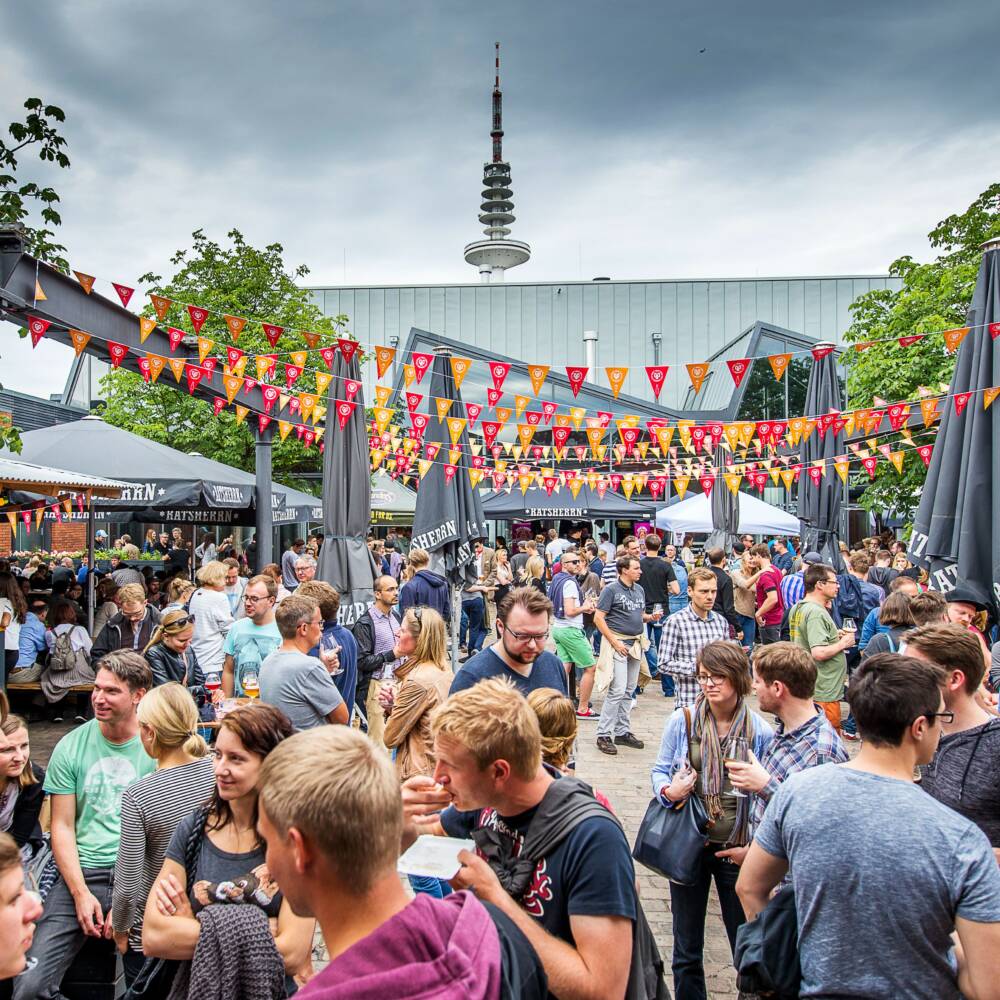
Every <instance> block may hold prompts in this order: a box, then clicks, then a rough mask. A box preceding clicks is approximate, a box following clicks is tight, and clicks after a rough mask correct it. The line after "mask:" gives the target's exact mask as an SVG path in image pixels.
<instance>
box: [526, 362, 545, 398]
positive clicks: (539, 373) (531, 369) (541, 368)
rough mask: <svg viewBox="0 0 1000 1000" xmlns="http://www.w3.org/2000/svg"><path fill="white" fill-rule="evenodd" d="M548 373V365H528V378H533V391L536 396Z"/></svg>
mask: <svg viewBox="0 0 1000 1000" xmlns="http://www.w3.org/2000/svg"><path fill="white" fill-rule="evenodd" d="M548 374H549V366H548V365H528V378H529V379H531V391H532V392H533V393H534V394H535V395H536V396H537V395H538V394H539V392H541V390H542V386H543V385H544V384H545V379H546V378H547V377H548Z"/></svg>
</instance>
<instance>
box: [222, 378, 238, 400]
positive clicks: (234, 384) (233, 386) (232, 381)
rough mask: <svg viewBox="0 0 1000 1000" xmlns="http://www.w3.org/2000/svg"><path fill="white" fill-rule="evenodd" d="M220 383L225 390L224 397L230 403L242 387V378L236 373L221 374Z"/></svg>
mask: <svg viewBox="0 0 1000 1000" xmlns="http://www.w3.org/2000/svg"><path fill="white" fill-rule="evenodd" d="M222 384H223V386H224V387H225V390H226V399H227V400H229V402H230V403H231V402H232V401H233V400H234V399H235V398H236V394H237V393H238V392H239V391H240V389H241V388H242V386H243V379H241V378H240V377H239V376H237V375H223V376H222Z"/></svg>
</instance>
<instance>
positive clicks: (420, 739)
mask: <svg viewBox="0 0 1000 1000" xmlns="http://www.w3.org/2000/svg"><path fill="white" fill-rule="evenodd" d="M453 679H454V678H453V676H452V673H451V671H450V670H441V669H440V668H438V667H436V666H434V664H433V663H421V664H417V665H413V666H411V665H410V664H408V663H407V664H404V665H403V666H402V667H399V668H398V669H397V670H396V680H398V681H399V682H400V684H399V689H398V690H397V691H396V698H395V700H394V702H393V705H392V712H391V714H390V715H389V718H388V719H387V720H386V723H385V733H384V734H383V736H382V739H383V741H384V742H385V745H386V746H387V747H388V748H389V749H390V750H393V749H395V751H396V773H397V774H398V775H399V780H400V781H405V780H406V779H407V778H412V777H413V776H414V775H415V774H423V775H427V776H430V775H431V774H432V773H433V771H434V763H435V760H434V741H433V740H432V739H431V713H432V712H433V711H434V709H435V708H437V707H438V705H440V704H441V703H442V702H444V701H445V700H446V699H447V697H448V689H449V688H450V687H451V682H452V680H453Z"/></svg>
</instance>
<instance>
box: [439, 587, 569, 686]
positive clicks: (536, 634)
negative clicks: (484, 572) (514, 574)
mask: <svg viewBox="0 0 1000 1000" xmlns="http://www.w3.org/2000/svg"><path fill="white" fill-rule="evenodd" d="M551 616H552V602H551V601H550V600H549V599H548V598H547V597H546V596H545V595H544V594H542V593H539V591H537V590H536V589H535V588H534V587H518V588H516V589H515V590H512V591H510V592H509V593H508V594H507V596H506V597H505V598H504V599H503V600H502V601H501V602H500V605H499V607H498V608H497V636H498V638H497V641H496V642H495V643H493V645H492V646H487V647H486V649H484V650H482V651H481V652H479V653H477V654H476V655H475V656H473V657H470V658H469V659H468V660H466V662H465V663H464V664H462V667H461V669H460V670H459V671H458V673H457V674H455V679H454V680H453V681H452V682H451V691H450V694H455V692H456V691H464V690H465V689H466V688H470V687H472V686H473V685H475V684H478V683H479V682H480V681H482V680H486V679H487V678H489V677H506V678H507V679H508V680H509V681H511V682H512V683H513V684H514V686H515V687H516V688H517V689H518V690H519V691H520V692H521V693H522V694H523V695H527V694H528V692H529V691H534V690H535V689H536V688H555V689H556V690H557V691H561V692H562V693H563V694H567V686H566V671H565V670H564V669H563V665H562V661H561V660H560V659H559V657H558V656H556V655H555V654H554V653H549V652H547V651H546V649H545V643H546V641H547V640H548V638H549V632H550V629H551Z"/></svg>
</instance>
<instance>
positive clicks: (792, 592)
mask: <svg viewBox="0 0 1000 1000" xmlns="http://www.w3.org/2000/svg"><path fill="white" fill-rule="evenodd" d="M822 561H823V557H822V556H821V555H820V554H819V553H818V552H817V551H816V550H815V549H813V550H811V551H809V552H807V553H806V554H805V555H804V556H803V557H802V569H800V570H799V571H798V572H797V573H788V574H786V575H785V576H783V577H782V578H781V604H782V607H785V608H791V607H794V606H795V605H796V604H798V603H799V601H801V600H802V598H803V597H805V595H806V585H805V571H806V567H807V566H814V565H816V564H817V563H821V562H822Z"/></svg>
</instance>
